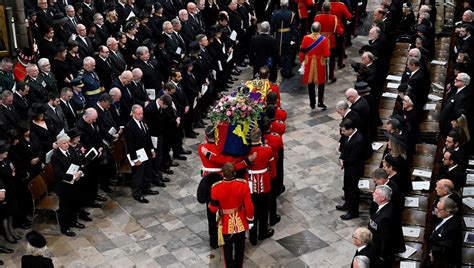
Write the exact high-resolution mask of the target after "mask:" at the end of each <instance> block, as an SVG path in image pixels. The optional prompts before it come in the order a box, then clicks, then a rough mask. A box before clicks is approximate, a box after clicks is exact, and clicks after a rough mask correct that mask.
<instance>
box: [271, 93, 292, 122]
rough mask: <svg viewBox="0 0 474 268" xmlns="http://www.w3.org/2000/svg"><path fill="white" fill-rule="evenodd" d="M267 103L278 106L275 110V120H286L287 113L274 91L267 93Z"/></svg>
mask: <svg viewBox="0 0 474 268" xmlns="http://www.w3.org/2000/svg"><path fill="white" fill-rule="evenodd" d="M266 104H267V106H269V105H275V106H276V107H277V109H276V112H275V120H280V121H282V122H285V121H286V117H287V113H286V111H285V110H283V108H281V107H280V106H279V105H277V95H276V93H274V92H270V93H268V95H267V99H266Z"/></svg>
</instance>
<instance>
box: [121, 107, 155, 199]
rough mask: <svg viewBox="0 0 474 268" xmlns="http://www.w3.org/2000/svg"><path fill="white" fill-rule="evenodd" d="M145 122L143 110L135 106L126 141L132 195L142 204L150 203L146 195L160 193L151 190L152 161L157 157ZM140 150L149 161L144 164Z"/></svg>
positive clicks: (127, 126) (126, 131) (127, 128)
mask: <svg viewBox="0 0 474 268" xmlns="http://www.w3.org/2000/svg"><path fill="white" fill-rule="evenodd" d="M142 120H143V108H142V107H141V106H140V105H138V104H135V105H133V107H132V118H131V119H130V121H128V124H127V125H126V126H125V131H124V132H125V140H126V142H127V151H128V153H129V155H130V160H131V161H132V162H133V164H134V165H133V166H132V195H133V198H134V199H135V200H137V201H138V202H140V203H149V201H148V199H146V198H145V196H144V195H157V194H158V191H154V190H151V189H150V182H151V178H152V175H153V174H152V173H153V172H152V163H151V162H152V161H153V159H154V158H155V157H156V154H155V149H154V148H153V143H152V140H151V136H150V131H149V130H148V128H147V127H146V125H145V124H144V123H143V122H142ZM138 150H143V151H144V152H145V154H146V155H144V156H146V158H148V159H147V160H144V161H143V162H142V161H141V160H140V159H141V158H140V157H139V155H138V154H137V151H138Z"/></svg>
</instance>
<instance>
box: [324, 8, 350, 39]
mask: <svg viewBox="0 0 474 268" xmlns="http://www.w3.org/2000/svg"><path fill="white" fill-rule="evenodd" d="M329 13H330V14H332V15H335V16H336V17H337V33H338V34H344V23H342V17H344V18H345V19H346V20H350V19H352V14H351V12H349V9H347V7H346V5H345V4H344V3H341V2H331V9H330V11H329Z"/></svg>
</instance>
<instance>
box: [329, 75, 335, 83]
mask: <svg viewBox="0 0 474 268" xmlns="http://www.w3.org/2000/svg"><path fill="white" fill-rule="evenodd" d="M336 82H337V78H336V77H334V78H333V79H331V83H329V84H334V83H336Z"/></svg>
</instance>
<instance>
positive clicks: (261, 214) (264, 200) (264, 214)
mask: <svg viewBox="0 0 474 268" xmlns="http://www.w3.org/2000/svg"><path fill="white" fill-rule="evenodd" d="M270 194H271V193H270V192H268V193H262V194H252V202H253V207H254V215H255V216H254V225H253V227H252V229H250V232H249V236H250V237H249V238H250V241H251V242H254V243H256V242H257V234H258V238H262V235H265V234H266V233H267V232H268V211H269V202H270ZM257 228H258V231H257Z"/></svg>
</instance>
